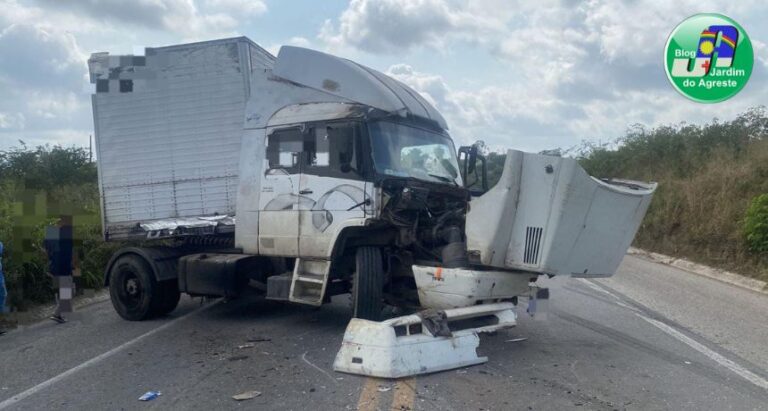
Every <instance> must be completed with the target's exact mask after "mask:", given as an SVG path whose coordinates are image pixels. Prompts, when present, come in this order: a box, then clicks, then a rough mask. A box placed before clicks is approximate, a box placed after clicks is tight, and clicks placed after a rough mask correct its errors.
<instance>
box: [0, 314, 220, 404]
mask: <svg viewBox="0 0 768 411" xmlns="http://www.w3.org/2000/svg"><path fill="white" fill-rule="evenodd" d="M220 301H221V300H218V301H216V302H214V303H212V304H208V305H204V306H202V307H200V308H196V309H194V310H192V311H190V312H189V313H187V314H185V315H183V316H181V317H179V318H176V319H174V320H172V321H169V322H167V323H165V324H163V325H161V326H160V327H157V328H155V329H153V330H150V331H147V332H146V333H144V334H142V335H140V336H138V337H136V338H134V339H132V340H130V341H127V342H125V343H123V344H121V345H119V346H117V347H115V348H113V349H111V350H109V351H107V352H105V353H103V354H101V355H98V356H96V357H93V358H91V359H90V360H88V361H86V362H84V363H82V364H80V365H78V366H76V367H74V368H70V369H68V370H67V371H64V372H63V373H61V374H59V375H57V376H55V377H53V378H51V379H49V380H47V381H43V382H41V383H40V384H37V385H35V386H34V387H32V388H30V389H28V390H26V391H23V392H21V393H18V394H16V395H14V396H13V397H11V398H8V399H7V400H5V401H3V402H0V410H4V409H6V408H8V407H10V406H12V405H14V404H16V403H18V402H19V401H22V400H24V399H25V398H28V397H29V396H32V395H35V394H37V393H38V392H40V391H42V390H44V389H46V388H48V387H50V386H51V385H53V384H56V383H57V382H59V381H61V380H63V379H65V378H67V377H69V376H70V375H72V374H75V373H76V372H78V371H81V370H83V369H85V368H88V367H90V366H92V365H94V364H97V363H99V362H101V361H103V360H105V359H107V358H109V357H111V356H113V355H115V354H117V353H118V352H120V351H122V350H124V349H126V348H128V347H130V346H132V345H134V344H136V343H138V342H139V341H142V340H145V339H147V338H149V337H151V336H153V335H155V334H157V333H159V332H162V331H163V330H166V329H168V328H170V327H173V326H174V325H176V324H177V323H179V322H180V321H182V320H184V319H186V318H188V317H190V316H192V315H194V314H197V313H201V312H203V311H205V310H207V309H209V308H211V307H213V306H215V305H216V304H218V303H219V302H220Z"/></svg>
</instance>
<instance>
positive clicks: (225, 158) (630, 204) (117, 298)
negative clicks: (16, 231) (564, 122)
mask: <svg viewBox="0 0 768 411" xmlns="http://www.w3.org/2000/svg"><path fill="white" fill-rule="evenodd" d="M88 63H89V69H90V76H91V82H92V83H94V84H95V93H94V94H93V96H92V102H93V117H94V123H95V133H96V150H97V155H98V171H99V187H100V190H101V207H102V218H103V230H104V238H105V239H106V240H107V241H139V240H140V244H142V245H141V246H130V247H125V248H122V249H120V250H119V251H117V252H116V253H115V254H114V256H113V257H112V259H111V261H110V262H109V265H108V267H107V270H106V271H107V275H106V282H107V285H108V286H109V289H110V295H111V299H112V303H113V305H114V307H115V309H116V310H117V312H118V313H119V314H120V315H121V316H122V317H123V318H125V319H127V320H143V319H146V318H149V317H152V316H157V315H162V314H166V313H168V312H170V311H172V310H173V309H174V308H175V307H176V305H177V303H178V301H179V296H180V293H187V294H190V295H198V296H221V297H234V296H236V295H238V294H239V293H240V292H241V291H242V290H243V289H245V287H248V286H254V287H255V288H257V289H260V290H261V291H262V292H263V293H264V294H265V295H266V298H269V299H274V300H285V301H291V302H295V303H299V304H309V305H315V306H319V305H321V304H323V303H324V302H328V301H330V297H332V296H334V295H339V294H344V293H351V295H352V305H353V312H354V316H356V317H359V318H364V319H378V318H379V317H380V315H381V313H382V309H383V307H385V305H391V306H404V307H417V306H421V307H424V308H436V309H445V308H455V307H468V306H473V305H478V304H488V303H498V302H505V301H512V302H516V299H517V297H518V296H521V295H527V294H528V292H529V283H530V282H531V281H532V280H535V279H536V278H537V276H540V275H550V276H551V275H567V276H579V277H604V276H610V275H613V273H614V272H615V270H616V268H617V267H618V265H619V263H620V261H621V259H622V257H623V255H624V254H625V252H626V250H627V248H628V246H629V245H630V243H631V241H632V238H633V237H634V235H635V232H636V231H637V229H638V227H639V224H640V222H641V220H642V218H643V216H644V215H645V212H646V209H647V207H648V205H649V202H650V199H651V195H652V193H653V191H654V189H655V184H645V183H639V182H631V181H621V180H611V181H601V180H598V179H595V178H592V177H590V176H588V175H587V174H586V173H585V172H584V170H583V169H581V168H580V167H579V165H578V164H577V163H576V162H575V161H574V160H573V159H568V158H560V157H551V156H544V155H536V154H527V153H522V152H519V151H514V150H510V151H509V152H508V153H507V160H506V164H505V165H504V171H503V174H502V176H501V179H500V181H499V182H498V184H496V185H495V186H494V187H491V188H490V189H486V187H485V185H486V182H485V180H484V172H485V161H484V158H483V156H482V153H480V152H479V150H478V149H477V146H476V145H473V146H468V147H462V148H461V149H460V150H459V151H458V153H457V150H456V148H455V147H454V143H453V141H452V140H451V137H450V136H449V134H448V126H447V124H446V121H445V120H444V119H443V117H442V116H441V115H440V113H439V112H438V111H437V110H436V109H435V108H434V107H433V106H432V105H431V104H430V103H429V102H428V101H427V100H426V99H424V98H423V97H422V96H420V95H419V94H418V93H417V92H415V91H414V90H412V89H411V88H409V87H407V86H406V85H404V84H403V83H401V82H399V81H397V80H395V79H393V78H391V77H388V76H386V75H384V74H382V73H380V72H378V71H376V70H372V69H370V68H368V67H365V66H362V65H359V64H357V63H355V62H352V61H349V60H346V59H342V58H338V57H334V56H331V55H328V54H324V53H321V52H318V51H313V50H309V49H304V48H298V47H288V46H285V47H282V48H281V49H280V52H279V54H278V56H277V58H275V57H274V56H272V55H271V54H270V53H268V52H267V51H265V50H264V49H262V48H260V47H259V46H258V45H256V44H255V43H254V42H252V41H251V40H249V39H247V38H245V37H239V38H232V39H223V40H215V41H207V42H201V43H193V44H182V45H174V46H170V47H160V48H147V49H146V51H145V55H144V56H112V55H109V54H108V53H95V54H93V55H92V56H91V58H90V60H89V62H88ZM467 180H471V181H473V182H474V183H475V184H474V185H471V184H470V187H467V186H466V185H465V181H467ZM478 181H479V182H478Z"/></svg>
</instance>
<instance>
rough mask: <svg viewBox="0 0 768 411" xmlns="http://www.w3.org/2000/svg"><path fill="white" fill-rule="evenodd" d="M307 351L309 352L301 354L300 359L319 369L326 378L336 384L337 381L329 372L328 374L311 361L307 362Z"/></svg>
mask: <svg viewBox="0 0 768 411" xmlns="http://www.w3.org/2000/svg"><path fill="white" fill-rule="evenodd" d="M307 353H309V351H307V352H305V353H304V354H302V355H301V359H302V360H304V362H305V363H307V364H309V365H310V366H311V367H312V368H314V369H316V370H318V371H320V372H321V373H323V374H325V375H326V376H327V377H328V378H330V379H331V381H333V383H334V384H338V383H339V382H338V381H336V379H335V378H333V376H332V375H331V374H328V372H326V371H325V370H324V369H322V368H320V367H318V366H317V365H315V364H312V363H311V362H309V360H308V359H307Z"/></svg>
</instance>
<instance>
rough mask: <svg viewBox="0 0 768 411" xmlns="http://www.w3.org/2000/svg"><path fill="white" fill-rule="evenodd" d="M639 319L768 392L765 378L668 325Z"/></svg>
mask: <svg viewBox="0 0 768 411" xmlns="http://www.w3.org/2000/svg"><path fill="white" fill-rule="evenodd" d="M637 316H638V317H640V318H642V319H643V320H645V321H647V322H649V323H651V324H653V325H654V326H655V327H656V328H658V329H660V330H661V331H664V332H665V333H667V334H669V335H671V336H672V337H675V338H676V339H678V340H680V341H682V342H683V343H685V344H686V345H688V346H689V347H691V348H693V349H694V350H696V351H698V352H700V353H702V354H704V355H706V356H707V357H709V358H710V359H711V360H713V361H715V362H717V363H718V364H720V365H722V366H723V367H725V368H727V369H729V370H731V371H733V372H734V373H736V374H738V375H739V376H741V377H742V378H744V379H745V380H747V381H749V382H751V383H752V384H755V385H757V386H758V387H760V388H763V389H766V390H768V381H767V380H765V379H764V378H763V377H761V376H759V375H757V374H755V373H753V372H752V371H749V370H748V369H746V368H744V367H742V366H740V365H739V364H736V363H735V362H733V361H731V360H729V359H727V358H725V357H723V356H722V355H720V354H718V353H716V352H714V351H712V350H710V349H709V348H707V347H705V346H703V345H702V344H700V343H699V342H697V341H695V340H694V339H692V338H690V337H688V336H686V335H685V334H683V333H681V332H680V331H677V330H676V329H674V328H672V327H670V326H668V325H667V324H664V323H663V322H661V321H657V320H654V319H653V318H648V317H646V316H644V315H640V314H637Z"/></svg>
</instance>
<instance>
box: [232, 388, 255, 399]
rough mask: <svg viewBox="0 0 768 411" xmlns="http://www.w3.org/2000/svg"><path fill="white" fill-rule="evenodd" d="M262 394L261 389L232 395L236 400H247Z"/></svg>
mask: <svg viewBox="0 0 768 411" xmlns="http://www.w3.org/2000/svg"><path fill="white" fill-rule="evenodd" d="M259 395H261V391H255V390H254V391H245V392H241V393H240V394H235V395H233V396H232V399H233V400H235V401H245V400H251V399H254V398H256V397H258V396H259Z"/></svg>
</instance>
